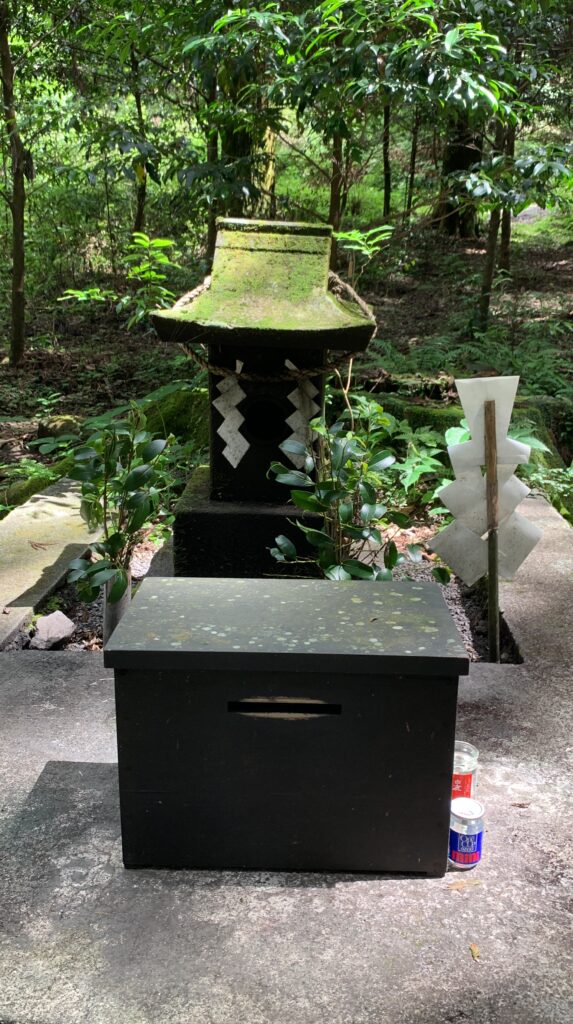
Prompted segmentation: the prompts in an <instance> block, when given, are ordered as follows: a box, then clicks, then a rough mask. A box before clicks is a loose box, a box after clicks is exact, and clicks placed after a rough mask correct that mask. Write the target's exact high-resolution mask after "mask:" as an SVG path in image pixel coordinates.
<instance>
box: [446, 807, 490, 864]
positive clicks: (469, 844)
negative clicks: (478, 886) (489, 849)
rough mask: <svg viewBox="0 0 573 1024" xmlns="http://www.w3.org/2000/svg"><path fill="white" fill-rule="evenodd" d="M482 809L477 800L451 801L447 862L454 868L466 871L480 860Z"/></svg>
mask: <svg viewBox="0 0 573 1024" xmlns="http://www.w3.org/2000/svg"><path fill="white" fill-rule="evenodd" d="M483 816H484V809H483V804H480V802H479V801H478V800H471V799H470V798H469V797H458V798H457V799H456V800H452V813H451V817H450V848H449V855H448V860H449V863H450V864H451V865H452V867H454V868H460V869H461V870H463V871H467V869H468V868H475V866H476V865H477V864H479V862H480V860H481V854H482V843H483V831H484V820H483Z"/></svg>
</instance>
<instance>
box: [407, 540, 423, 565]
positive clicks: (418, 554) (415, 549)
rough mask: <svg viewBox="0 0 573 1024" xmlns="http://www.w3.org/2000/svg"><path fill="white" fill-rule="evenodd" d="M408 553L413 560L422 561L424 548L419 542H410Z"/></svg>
mask: <svg viewBox="0 0 573 1024" xmlns="http://www.w3.org/2000/svg"><path fill="white" fill-rule="evenodd" d="M407 550H408V554H409V556H410V558H411V560H412V561H413V562H421V561H422V548H421V547H420V545H419V544H408V546H407Z"/></svg>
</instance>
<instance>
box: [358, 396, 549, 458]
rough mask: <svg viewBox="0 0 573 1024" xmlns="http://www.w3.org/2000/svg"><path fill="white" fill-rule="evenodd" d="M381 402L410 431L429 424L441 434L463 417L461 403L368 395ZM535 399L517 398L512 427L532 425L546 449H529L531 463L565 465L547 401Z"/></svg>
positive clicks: (455, 425)
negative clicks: (545, 450)
mask: <svg viewBox="0 0 573 1024" xmlns="http://www.w3.org/2000/svg"><path fill="white" fill-rule="evenodd" d="M369 397H370V398H375V399H376V401H378V402H380V405H381V406H382V407H383V409H385V410H386V412H389V413H390V414H391V415H392V416H395V417H396V419H397V420H406V421H407V422H408V423H409V424H410V426H411V427H412V429H413V430H416V429H418V428H420V427H430V428H431V429H432V430H437V431H438V432H439V433H440V434H444V433H445V432H446V430H449V428H450V427H459V425H460V420H461V419H463V415H464V414H463V409H462V407H461V406H460V405H443V404H438V403H432V402H426V403H424V404H423V405H421V404H418V403H415V402H412V401H411V400H410V399H408V398H404V397H401V396H398V395H392V394H388V395H370V396H369ZM539 403H540V400H539V399H537V398H530V397H525V398H521V397H520V398H518V399H517V400H516V403H515V407H514V410H513V415H512V418H511V423H512V426H514V427H516V426H519V425H524V424H528V423H529V424H531V425H532V433H533V435H534V436H535V437H536V438H538V440H539V441H542V442H543V444H545V445H547V447H548V448H549V451H548V452H539V451H532V453H531V462H532V463H533V464H534V465H538V466H543V467H545V466H547V467H557V468H561V467H563V465H564V462H563V459H562V458H561V455H560V454H559V452H558V450H557V447H556V444H555V436H554V433H553V431H552V430H551V428H550V426H548V422H551V420H550V418H549V414H548V411H547V404H546V400H544V399H542V400H541V405H540V404H539Z"/></svg>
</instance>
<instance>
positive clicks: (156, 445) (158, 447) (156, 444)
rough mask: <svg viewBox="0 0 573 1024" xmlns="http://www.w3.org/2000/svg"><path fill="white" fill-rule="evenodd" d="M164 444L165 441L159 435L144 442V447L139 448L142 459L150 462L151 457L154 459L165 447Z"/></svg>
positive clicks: (165, 443)
mask: <svg viewBox="0 0 573 1024" xmlns="http://www.w3.org/2000/svg"><path fill="white" fill-rule="evenodd" d="M166 445H167V441H164V440H163V439H162V438H159V437H157V438H155V440H154V441H149V443H148V444H146V445H145V447H144V448H143V449H142V450H141V453H140V454H141V458H142V459H143V460H144V462H151V460H152V459H155V458H156V457H157V456H158V455H161V452H162V451H163V449H164V448H165V447H166Z"/></svg>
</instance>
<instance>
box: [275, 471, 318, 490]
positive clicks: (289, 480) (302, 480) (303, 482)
mask: <svg viewBox="0 0 573 1024" xmlns="http://www.w3.org/2000/svg"><path fill="white" fill-rule="evenodd" d="M276 481H277V483H279V484H287V485H288V486H290V487H312V480H311V479H310V477H309V476H307V474H306V473H300V472H299V471H298V469H293V470H289V471H288V472H287V473H277V476H276Z"/></svg>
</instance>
